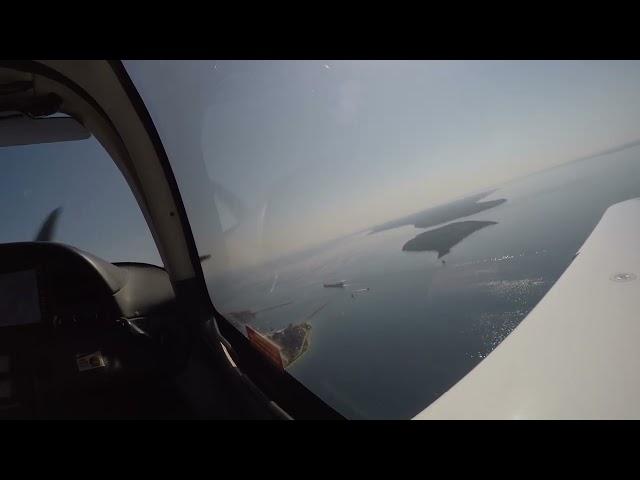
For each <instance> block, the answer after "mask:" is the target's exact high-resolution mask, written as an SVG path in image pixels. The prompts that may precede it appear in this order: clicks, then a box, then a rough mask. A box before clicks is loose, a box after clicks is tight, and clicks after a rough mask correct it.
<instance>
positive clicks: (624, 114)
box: [0, 60, 640, 265]
mask: <svg viewBox="0 0 640 480" xmlns="http://www.w3.org/2000/svg"><path fill="white" fill-rule="evenodd" d="M125 66H126V67H127V69H128V71H129V73H130V75H131V76H132V79H133V80H134V83H135V84H136V86H137V87H138V89H139V90H140V93H141V95H142V97H143V99H144V100H145V102H146V103H147V106H148V108H149V110H150V113H151V115H152V118H153V119H154V121H155V122H156V125H157V127H158V130H159V133H160V136H161V138H162V141H163V144H164V146H165V148H166V150H167V152H168V154H169V158H170V160H171V163H172V166H173V168H174V171H175V173H176V176H177V179H178V183H179V187H180V189H181V193H182V195H183V198H184V200H185V203H186V206H187V212H188V213H189V215H190V217H191V218H190V220H191V223H192V228H193V230H194V233H195V234H196V237H197V238H196V241H197V244H198V247H199V249H200V251H201V253H210V252H209V251H210V250H212V249H213V247H212V245H216V244H218V242H219V240H220V237H221V235H220V229H219V227H217V226H216V222H221V224H222V228H223V229H224V230H228V229H229V228H230V227H232V226H234V225H235V224H236V223H238V216H239V215H238V212H241V213H242V215H240V216H241V220H242V221H241V222H240V224H239V225H237V227H236V228H235V229H233V230H232V231H231V232H227V235H226V237H225V239H226V240H225V242H226V245H227V248H228V252H227V253H228V254H229V255H230V257H231V259H230V262H231V265H241V264H246V263H254V262H258V261H262V260H266V259H269V258H272V257H274V256H278V255H281V254H283V253H286V252H288V251H293V250H298V249H301V248H304V247H305V246H310V245H312V244H316V243H319V242H321V241H323V240H327V239H331V238H335V237H338V236H341V235H345V234H349V233H352V232H354V231H357V230H361V229H364V228H367V227H370V226H372V225H375V224H377V223H381V222H384V221H387V220H390V219H393V218H395V217H399V216H403V215H406V214H409V213H413V212H416V211H419V210H422V209H424V208H427V207H429V206H430V205H435V204H437V203H441V202H443V201H447V200H449V199H451V198H455V197H459V196H461V195H464V194H467V193H472V192H474V191H477V190H481V189H484V188H487V187H490V186H493V185H496V184H499V183H503V182H506V181H508V180H510V179H512V178H515V177H519V176H522V175H525V174H527V173H530V172H533V171H538V170H541V169H544V168H546V167H549V166H553V165H556V164H559V163H563V162H566V161H570V160H572V159H574V158H576V157H580V156H582V155H586V154H589V153H592V152H594V151H597V150H601V149H604V148H607V147H610V146H614V145H617V144H620V143H624V142H627V141H630V140H635V139H638V138H640V95H639V94H638V90H639V88H638V86H639V85H640V63H639V62H608V61H607V62H583V61H579V62H557V61H556V62H541V61H535V62H493V61H492V62H479V61H473V62H411V61H384V62H377V61H358V62H345V61H329V60H327V61H296V62H294V61H273V62H272V61H253V62H246V61H240V62H230V61H201V62H194V61H186V62H183V61H180V62H175V61H167V62H163V61H127V62H125ZM91 142H93V143H91ZM94 157H95V158H94ZM0 159H1V160H2V161H3V176H2V180H0V181H1V182H2V192H1V193H0V195H1V197H0V198H1V199H2V204H1V205H2V206H0V209H1V210H0V212H1V213H2V218H3V220H4V222H5V228H4V231H3V234H2V240H3V241H7V239H16V238H19V237H20V238H21V239H27V238H22V237H29V236H30V235H32V234H33V233H35V231H36V230H37V226H38V224H39V223H40V222H41V221H42V219H43V218H44V216H45V215H46V214H47V213H48V211H49V210H50V209H53V208H55V207H56V206H58V204H59V203H60V204H64V208H65V209H66V210H65V212H64V213H63V215H62V217H61V222H60V232H61V233H60V235H61V238H63V239H66V241H71V240H75V241H74V242H73V243H75V244H77V245H78V246H80V247H83V248H86V249H88V250H91V249H93V251H94V252H95V253H98V254H102V255H103V256H107V257H108V258H109V259H124V258H121V257H125V255H124V254H123V255H120V254H119V252H121V251H122V252H124V251H125V250H126V247H127V246H128V251H129V256H128V258H130V259H132V260H136V259H138V260H143V261H144V260H145V259H147V260H149V261H151V259H153V261H155V262H159V259H158V256H157V252H156V251H155V247H154V246H153V243H152V241H151V236H150V234H149V233H148V229H147V228H146V224H144V220H143V217H142V215H141V214H140V212H139V209H138V208H137V205H136V204H135V203H134V200H133V196H132V195H131V193H130V192H129V191H128V189H127V186H126V184H125V182H124V179H123V178H122V177H121V175H120V172H119V171H118V170H117V169H116V168H115V166H113V164H112V163H110V160H109V159H108V157H106V154H105V153H104V152H103V151H102V149H101V147H99V146H98V145H97V143H96V142H95V141H94V140H88V141H84V142H74V143H64V144H57V145H42V146H36V147H17V148H15V149H13V148H12V149H6V148H5V149H0ZM94 162H96V163H95V165H98V166H97V167H96V166H95V165H94ZM211 180H213V181H215V182H216V185H217V186H214V185H213V184H212V183H211ZM214 193H215V197H213V196H212V195H213V194H214ZM225 199H226V200H227V203H229V200H231V204H232V207H234V205H233V204H235V215H234V214H233V211H234V208H227V207H225ZM16 205H17V206H18V207H19V208H17V209H16V208H15V206H16ZM216 205H217V206H218V208H219V212H218V213H219V218H216V217H217V216H218V215H217V214H216V210H215V207H214V206H216ZM17 212H19V213H17ZM112 227H113V228H112ZM116 227H117V230H116ZM63 232H64V233H63ZM116 232H120V233H119V234H117V233H116ZM150 246H151V247H150Z"/></svg>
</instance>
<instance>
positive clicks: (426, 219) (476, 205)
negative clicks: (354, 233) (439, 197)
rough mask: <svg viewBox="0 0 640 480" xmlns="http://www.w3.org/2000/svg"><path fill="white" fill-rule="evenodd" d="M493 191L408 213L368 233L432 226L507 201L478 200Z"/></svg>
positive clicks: (502, 199)
mask: <svg viewBox="0 0 640 480" xmlns="http://www.w3.org/2000/svg"><path fill="white" fill-rule="evenodd" d="M493 192H495V190H491V191H488V192H483V193H479V194H477V195H472V196H470V197H466V198H463V199H460V200H456V201H453V202H449V203H446V204H444V205H438V206H436V207H433V208H429V209H427V210H423V211H421V212H418V213H414V214H413V215H408V216H406V217H402V218H399V219H397V220H392V221H390V222H387V223H383V224H381V225H377V226H375V227H373V228H372V229H371V231H370V232H369V235H371V234H374V233H377V232H382V231H384V230H390V229H393V228H398V227H402V226H405V225H413V226H415V227H416V228H429V227H434V226H436V225H440V224H442V223H446V222H451V221H452V220H456V219H458V218H462V217H467V216H469V215H473V214H475V213H479V212H482V211H485V210H488V209H490V208H494V207H497V206H498V205H502V204H503V203H504V202H506V201H507V200H506V199H504V198H499V199H497V200H487V201H484V202H480V201H479V200H481V199H483V198H484V197H486V196H488V195H490V194H491V193H493Z"/></svg>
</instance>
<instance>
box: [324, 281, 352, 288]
mask: <svg viewBox="0 0 640 480" xmlns="http://www.w3.org/2000/svg"><path fill="white" fill-rule="evenodd" d="M322 286H323V287H324V288H344V287H346V286H347V281H346V280H340V281H339V282H335V283H324V284H322Z"/></svg>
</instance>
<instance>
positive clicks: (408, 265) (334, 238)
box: [125, 61, 640, 418]
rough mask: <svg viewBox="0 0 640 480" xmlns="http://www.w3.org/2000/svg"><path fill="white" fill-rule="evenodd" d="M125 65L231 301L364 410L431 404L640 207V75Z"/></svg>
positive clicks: (453, 67) (217, 300) (344, 405)
mask: <svg viewBox="0 0 640 480" xmlns="http://www.w3.org/2000/svg"><path fill="white" fill-rule="evenodd" d="M125 66H126V68H127V70H128V72H129V74H130V75H131V77H132V79H133V81H134V83H135V85H136V86H137V88H138V89H139V91H140V93H141V95H142V98H143V100H144V101H145V103H146V105H147V107H148V109H149V111H150V113H151V116H152V118H153V120H154V122H155V124H156V126H157V128H158V131H159V134H160V137H161V139H162V142H163V145H164V147H165V149H166V150H167V153H168V156H169V159H170V161H171V163H172V167H173V170H174V172H175V175H176V177H177V181H178V186H179V188H180V192H181V195H182V197H183V199H184V202H185V206H186V210H187V214H188V216H189V221H190V223H191V227H192V230H193V232H194V235H195V240H196V244H197V248H198V250H199V254H200V255H210V257H209V258H208V259H207V260H205V261H204V262H203V270H204V273H205V277H206V280H207V287H208V289H209V293H210V295H211V298H212V301H213V303H214V305H215V306H216V307H217V309H218V310H219V311H220V312H221V313H222V314H223V315H225V317H226V319H227V320H228V321H229V322H231V323H232V324H233V325H234V326H235V327H236V328H238V330H239V331H241V332H242V333H243V334H245V335H246V336H248V338H249V339H250V340H251V339H252V341H254V342H255V343H256V345H258V344H261V345H262V346H263V349H264V348H266V349H267V350H268V349H269V348H271V347H270V346H273V345H275V346H276V348H277V351H278V353H277V355H275V357H273V358H271V357H269V358H270V360H271V361H276V363H277V362H280V363H281V365H282V367H283V368H286V370H287V371H288V372H289V373H290V374H291V375H293V376H294V377H296V378H297V379H298V380H299V381H301V382H302V383H303V384H304V385H305V386H307V387H308V388H309V389H310V390H311V391H313V392H314V393H315V394H316V395H318V396H319V397H321V398H322V399H323V400H324V401H326V402H327V403H328V404H329V405H331V406H332V407H334V408H335V409H337V410H338V411H339V412H341V413H342V414H343V415H345V416H347V417H349V418H410V417H413V416H414V415H416V414H417V413H418V412H420V411H421V410H423V409H424V408H425V407H427V406H428V405H429V404H430V403H432V402H433V401H434V400H436V399H437V398H438V397H439V396H440V395H442V394H443V393H444V392H446V391H447V390H448V389H449V388H450V387H451V386H453V385H454V384H455V383H456V382H457V381H459V380H460V379H461V378H462V377H463V376H464V375H466V374H467V373H468V372H469V371H471V370H472V369H473V367H474V366H475V365H477V364H478V363H479V362H480V361H482V359H483V358H485V357H486V356H487V355H488V354H489V353H490V352H491V351H492V350H493V349H494V348H495V347H496V346H497V345H499V344H500V342H502V340H504V339H505V338H506V337H507V335H509V333H510V332H511V331H513V329H514V328H516V326H517V325H518V324H519V323H520V322H521V321H522V320H523V319H524V318H525V317H526V315H527V314H528V313H529V312H530V311H531V310H532V308H533V307H534V306H535V305H536V304H537V302H538V301H539V300H540V299H541V298H542V297H543V296H544V295H545V294H546V293H547V292H548V291H549V289H550V288H551V287H552V286H553V284H554V282H555V281H556V280H557V279H558V278H559V276H560V275H561V274H562V272H563V271H564V270H565V269H566V268H567V266H568V265H569V264H570V262H571V261H572V259H573V258H574V256H575V254H576V252H577V250H578V249H579V247H580V246H581V245H582V243H583V242H584V241H585V240H586V238H587V237H588V235H589V234H590V232H591V231H592V230H593V228H594V227H595V225H596V224H597V223H598V221H599V219H600V218H601V216H602V214H603V212H604V211H605V210H606V208H607V207H608V206H610V205H612V204H614V203H617V202H620V201H623V200H626V199H629V198H634V197H638V196H640V96H639V95H638V85H639V84H640V83H639V82H640V63H639V62H600V61H593V62H575V61H571V62H569V61H566V62H564V61H563V62H557V61H556V62H540V61H535V62H534V61H531V62H511V61H510V62H494V61H473V62H462V61H460V62H458V61H451V62H440V61H438V62H435V61H425V62H422V61H420V62H418V61H402V62H400V61H237V62H235V61H129V62H125ZM261 342H262V343H261ZM265 345H266V347H265ZM265 358H267V357H265Z"/></svg>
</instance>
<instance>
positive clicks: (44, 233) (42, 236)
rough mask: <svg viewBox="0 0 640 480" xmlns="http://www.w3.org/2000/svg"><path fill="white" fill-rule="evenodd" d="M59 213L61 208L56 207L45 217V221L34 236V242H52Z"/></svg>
mask: <svg viewBox="0 0 640 480" xmlns="http://www.w3.org/2000/svg"><path fill="white" fill-rule="evenodd" d="M61 213H62V207H58V208H56V209H55V210H53V211H52V212H51V213H50V214H49V215H48V216H47V218H46V219H45V221H44V222H42V226H41V227H40V230H39V231H38V234H37V235H36V238H35V241H36V242H50V241H51V240H53V235H54V233H55V229H56V224H57V223H58V217H59V216H60V214H61Z"/></svg>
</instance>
